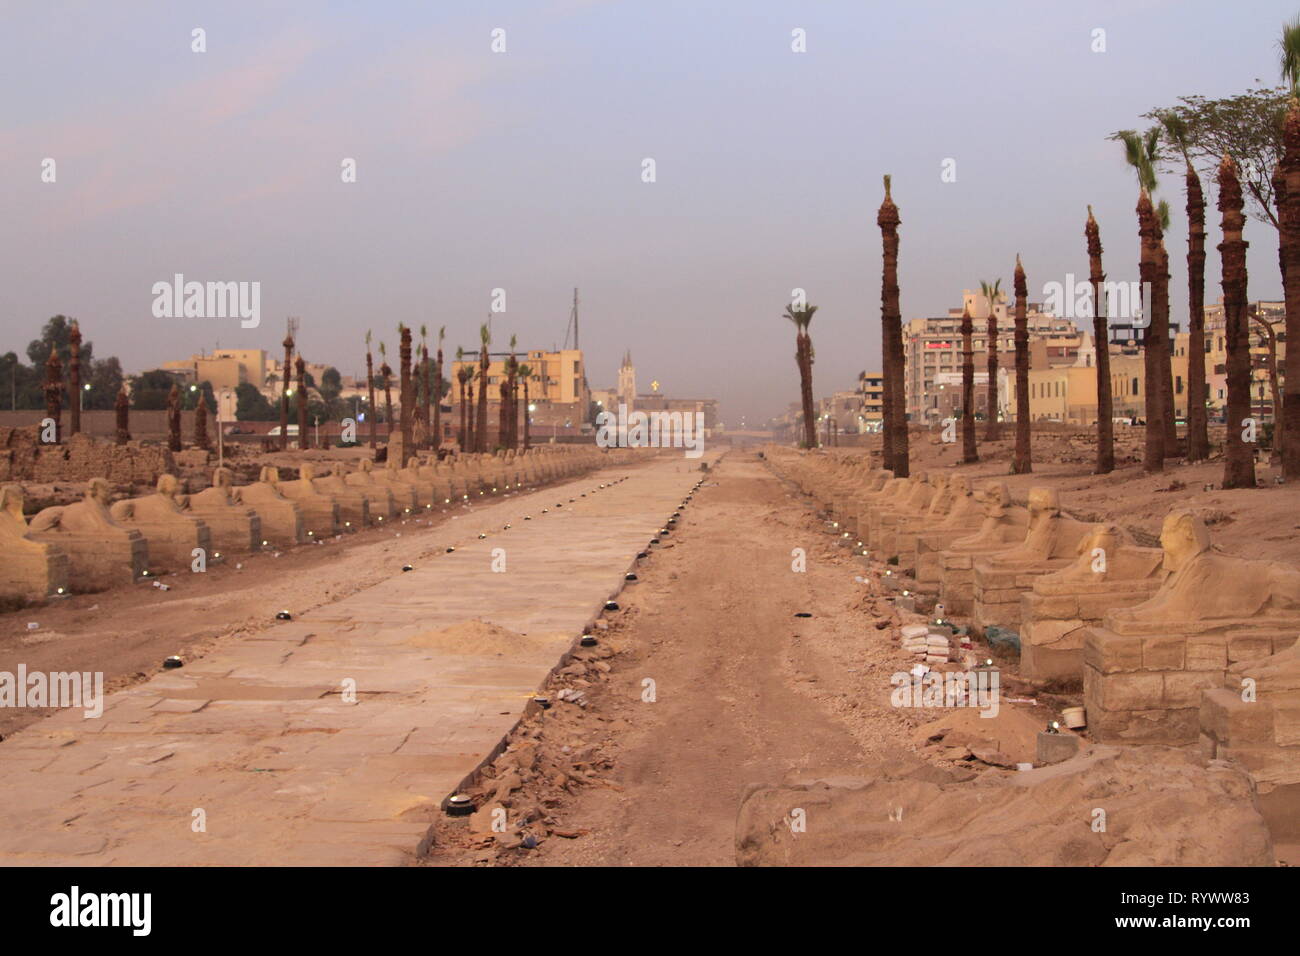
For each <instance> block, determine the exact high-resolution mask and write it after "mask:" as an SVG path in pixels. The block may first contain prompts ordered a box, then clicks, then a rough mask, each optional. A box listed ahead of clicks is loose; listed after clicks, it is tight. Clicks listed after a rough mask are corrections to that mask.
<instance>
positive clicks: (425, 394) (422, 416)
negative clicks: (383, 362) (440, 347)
mask: <svg viewBox="0 0 1300 956" xmlns="http://www.w3.org/2000/svg"><path fill="white" fill-rule="evenodd" d="M415 383H416V388H415V390H416V392H417V394H418V395H419V400H418V401H417V402H416V408H417V410H418V411H417V416H418V418H419V421H420V426H421V429H422V430H423V432H424V436H425V441H428V437H429V403H430V402H431V401H432V400H433V392H431V391H430V390H429V328H428V326H426V325H421V326H420V373H419V375H417V376H416V379H415Z"/></svg>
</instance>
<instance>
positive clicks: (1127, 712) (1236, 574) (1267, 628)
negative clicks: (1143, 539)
mask: <svg viewBox="0 0 1300 956" xmlns="http://www.w3.org/2000/svg"><path fill="white" fill-rule="evenodd" d="M1160 546H1161V549H1162V551H1163V555H1162V559H1161V573H1162V574H1163V580H1162V581H1161V583H1160V586H1159V588H1158V589H1157V590H1156V591H1155V593H1154V594H1152V595H1151V596H1150V597H1149V598H1148V599H1147V600H1145V601H1143V602H1141V603H1138V604H1134V605H1132V606H1129V607H1120V608H1115V609H1112V610H1109V611H1107V612H1106V614H1105V615H1104V617H1103V618H1102V622H1101V624H1100V625H1099V626H1094V627H1090V628H1088V629H1087V631H1086V634H1085V636H1084V643H1083V663H1084V671H1083V688H1084V700H1085V704H1086V706H1087V708H1088V726H1089V729H1090V732H1091V733H1092V734H1093V736H1094V737H1096V739H1098V740H1122V741H1126V742H1130V743H1160V744H1168V745H1172V746H1181V745H1183V744H1189V743H1194V742H1195V741H1196V740H1197V737H1198V734H1199V732H1200V731H1199V726H1200V721H1199V707H1200V704H1201V695H1202V692H1203V691H1205V690H1209V689H1211V688H1214V687H1220V686H1223V682H1224V676H1225V674H1226V673H1227V670H1228V668H1229V666H1230V665H1232V664H1235V663H1237V662H1240V661H1251V660H1254V659H1256V658H1261V657H1266V656H1268V655H1270V654H1275V653H1277V652H1279V651H1282V650H1285V649H1286V648H1288V647H1290V646H1291V645H1292V644H1294V643H1295V640H1296V634H1297V632H1300V571H1297V570H1296V569H1294V568H1291V567H1288V566H1286V565H1283V564H1280V563H1278V562H1274V561H1256V560H1249V559H1246V558H1238V557H1233V556H1231V555H1227V554H1224V553H1223V552H1221V551H1220V550H1219V549H1217V548H1215V547H1213V546H1212V545H1211V543H1210V536H1209V532H1208V531H1207V530H1206V528H1205V524H1204V522H1202V521H1201V520H1200V519H1199V518H1198V517H1197V516H1196V515H1194V514H1193V513H1192V512H1190V511H1185V510H1179V511H1175V512H1173V513H1172V514H1170V515H1169V516H1168V517H1167V518H1165V521H1164V526H1163V528H1162V529H1161V533H1160Z"/></svg>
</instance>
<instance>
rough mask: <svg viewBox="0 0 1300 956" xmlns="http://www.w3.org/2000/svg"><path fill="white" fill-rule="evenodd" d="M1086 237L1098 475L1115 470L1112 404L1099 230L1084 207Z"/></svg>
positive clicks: (1089, 211)
mask: <svg viewBox="0 0 1300 956" xmlns="http://www.w3.org/2000/svg"><path fill="white" fill-rule="evenodd" d="M1083 234H1084V237H1085V238H1086V239H1087V240H1088V280H1089V282H1091V283H1092V339H1093V346H1094V349H1095V352H1096V356H1097V360H1096V361H1097V469H1096V473H1097V474H1099V475H1105V474H1109V473H1110V472H1112V471H1114V470H1115V406H1114V400H1113V398H1112V396H1111V390H1110V332H1109V329H1108V328H1107V324H1106V318H1107V316H1106V294H1105V292H1104V291H1103V286H1104V284H1105V282H1106V273H1105V272H1103V271H1102V266H1101V252H1102V249H1101V229H1100V228H1099V227H1098V225H1097V220H1096V219H1094V218H1093V215H1092V207H1091V206H1089V207H1088V222H1087V224H1086V225H1085V226H1084V227H1083Z"/></svg>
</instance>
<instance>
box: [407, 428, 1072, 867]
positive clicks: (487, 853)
mask: <svg viewBox="0 0 1300 956" xmlns="http://www.w3.org/2000/svg"><path fill="white" fill-rule="evenodd" d="M794 548H803V549H804V550H805V552H806V554H807V570H806V571H804V572H795V571H794V570H792V556H791V552H792V550H793V549H794ZM642 564H643V568H642V569H641V573H640V576H641V580H640V581H639V582H638V583H637V584H635V585H633V586H631V587H629V588H628V589H627V590H625V591H624V594H623V598H624V599H625V600H624V607H625V610H624V611H623V612H622V613H621V615H620V618H619V620H618V621H617V622H616V623H615V624H614V625H613V626H612V628H611V629H610V630H609V631H607V632H603V633H602V634H601V635H600V639H601V646H602V649H603V651H604V654H605V657H604V661H605V662H606V667H607V668H608V671H607V673H597V674H587V675H586V676H587V678H589V679H590V678H595V679H594V680H587V681H583V682H582V683H583V688H584V693H585V694H586V696H587V699H588V701H589V704H588V706H587V708H586V709H585V710H581V709H578V708H575V707H572V706H568V705H566V704H563V703H560V704H557V705H555V706H553V707H552V709H550V710H548V711H545V712H543V713H542V714H539V715H537V716H536V717H534V718H533V719H532V720H531V721H530V722H526V724H525V726H524V727H522V728H521V729H520V731H519V732H518V733H517V734H516V736H515V739H514V742H513V744H512V749H513V748H515V747H520V746H524V747H527V748H529V750H530V751H531V749H533V748H536V749H538V750H539V751H540V757H539V758H538V759H537V760H536V762H534V761H532V760H530V761H529V765H530V767H531V768H532V769H533V770H534V775H533V776H532V777H531V778H530V779H529V781H528V782H525V783H524V785H523V786H522V787H520V788H518V790H517V792H515V793H512V794H511V795H510V796H509V797H507V799H506V801H505V802H506V803H508V804H509V812H510V813H511V814H515V815H516V817H519V816H522V817H523V818H525V819H528V818H532V819H534V820H535V821H536V822H535V824H534V825H533V826H532V827H531V828H525V832H531V833H535V834H536V835H537V836H538V837H540V843H539V845H538V847H537V848H536V849H535V850H532V851H529V850H528V849H524V848H517V847H516V846H515V845H514V844H515V842H516V841H515V840H514V838H513V837H511V838H506V839H503V840H501V841H499V842H497V841H494V838H493V837H492V835H491V834H490V833H487V832H483V828H482V827H477V826H475V821H466V820H464V819H461V820H455V819H450V818H449V819H447V820H446V821H444V823H443V825H442V827H441V831H440V833H439V839H438V844H439V846H438V849H437V850H436V851H435V853H434V855H433V857H432V858H431V860H430V862H431V863H433V864H434V865H448V864H450V865H476V864H477V865H483V864H487V863H494V864H498V865H502V864H504V865H530V864H531V865H590V864H613V865H650V866H657V865H667V866H691V865H710V866H729V865H732V864H733V863H734V862H735V856H736V850H735V825H736V816H737V811H738V808H739V806H740V802H741V798H742V796H743V795H744V793H745V791H746V790H747V789H748V788H749V787H751V786H754V785H779V784H781V783H784V782H791V781H800V780H811V779H845V778H857V777H861V776H862V775H863V774H864V773H867V774H870V773H876V772H885V771H888V772H891V773H892V772H899V771H907V770H911V769H917V768H923V767H925V766H930V765H932V766H934V767H937V768H941V770H942V772H944V773H947V774H951V775H952V779H953V780H966V779H973V778H974V777H975V776H976V775H978V774H979V773H981V772H984V771H986V770H991V769H992V768H991V767H988V766H987V765H985V764H978V765H973V764H972V763H971V762H970V760H969V755H968V754H967V753H966V751H965V750H964V748H957V747H955V746H953V743H954V740H955V738H954V739H950V740H949V741H948V742H947V744H945V743H944V742H943V741H942V740H937V741H936V740H932V738H934V737H942V736H943V735H944V734H945V733H946V732H949V731H951V730H952V727H951V726H945V727H939V726H938V725H940V724H947V725H951V724H953V722H954V721H956V722H957V723H959V724H961V725H963V726H967V725H969V726H970V727H973V728H974V729H975V730H976V731H977V732H978V733H977V734H976V736H977V737H978V738H980V739H981V740H985V741H986V742H989V743H991V744H993V745H994V748H993V749H997V750H1001V751H1005V752H1008V753H1018V754H1020V755H1021V759H1032V756H1030V755H1028V754H1027V753H1026V751H1027V749H1032V738H1033V734H1035V733H1036V732H1037V730H1038V729H1040V727H1041V724H1040V721H1042V723H1045V722H1046V720H1047V719H1049V716H1050V715H1051V714H1054V713H1055V712H1056V710H1055V707H1053V706H1052V705H1060V704H1062V703H1065V704H1068V703H1071V702H1077V701H1075V700H1073V698H1060V699H1057V698H1050V699H1044V700H1043V702H1042V704H1041V705H1024V706H1015V705H1010V704H1003V708H1002V714H1001V715H1000V716H999V718H998V719H996V720H983V721H981V720H979V719H978V715H977V713H976V712H975V711H966V712H964V713H962V714H959V715H954V714H953V713H951V712H948V713H942V714H938V715H936V714H935V712H934V711H932V710H931V711H929V712H923V711H919V710H905V709H899V708H895V707H892V706H891V705H890V701H889V694H890V690H891V688H892V685H891V684H890V677H891V675H892V674H895V673H897V672H899V671H900V670H906V668H907V667H909V666H910V663H906V662H905V659H904V658H903V657H902V656H901V655H900V652H899V649H898V647H897V645H896V643H895V642H894V641H892V640H890V639H888V634H889V633H890V632H889V631H888V630H887V629H882V628H888V626H889V624H891V623H896V622H897V620H898V618H897V617H896V616H895V615H894V612H893V611H892V608H891V606H890V604H889V602H888V600H887V599H885V598H884V597H882V596H880V595H878V594H875V593H873V592H875V591H876V588H874V587H873V586H872V585H871V584H870V573H869V572H867V569H866V568H865V566H864V565H863V564H862V563H861V562H860V560H859V559H856V558H854V557H853V556H852V555H851V554H850V552H849V551H848V549H846V548H842V547H839V546H838V544H837V539H835V538H834V537H833V536H831V535H829V534H827V533H826V530H825V528H824V527H823V523H822V522H821V521H820V520H819V519H818V518H817V516H816V515H815V514H814V513H813V512H812V510H811V509H810V508H809V506H808V504H807V503H806V501H805V500H804V499H802V498H801V497H798V498H797V497H795V495H794V494H793V493H792V491H791V489H789V488H787V487H786V486H785V485H783V484H782V483H781V482H780V481H779V480H777V479H776V478H775V477H774V476H773V475H772V474H771V472H770V471H768V470H767V469H766V468H765V467H764V466H763V465H762V464H761V462H760V461H759V460H758V459H757V458H756V457H754V456H752V455H747V454H744V453H739V452H737V453H733V454H732V455H730V456H728V457H727V459H725V460H724V462H723V463H722V465H721V466H720V468H719V469H718V470H717V471H716V472H715V474H714V476H712V477H711V479H710V481H709V482H708V483H706V485H705V486H704V487H703V488H702V489H701V491H700V492H699V493H698V494H697V495H696V498H695V501H694V502H693V503H692V505H691V506H690V507H688V508H686V509H685V510H684V512H683V516H682V518H681V519H680V522H679V530H678V531H677V533H676V535H675V536H674V537H673V541H672V544H671V546H669V547H665V548H663V549H656V550H655V551H654V553H653V554H652V556H651V557H650V558H649V559H647V560H645V561H643V562H642ZM864 575H865V576H866V578H867V580H864V579H863V578H864ZM801 612H802V613H808V614H811V615H812V617H809V618H800V617H796V616H795V615H796V614H798V613H801ZM647 679H650V680H653V682H654V693H655V700H654V702H647V701H645V700H644V699H643V695H644V693H645V681H646V680H647ZM570 684H571V680H570V679H569V678H567V677H565V675H563V674H561V675H559V676H558V677H557V680H556V682H555V687H557V688H558V687H560V686H568V685H570ZM1004 692H1005V693H1007V694H1008V695H1010V696H1015V695H1016V694H1019V693H1024V690H1023V688H1022V687H1020V686H1019V685H1018V684H1017V683H1016V682H1015V681H1014V679H1012V678H1011V677H1010V675H1008V679H1007V681H1006V682H1004ZM936 716H937V717H939V719H938V720H936V719H935V718H936ZM967 718H974V722H973V723H972V721H971V720H968V719H967ZM508 756H509V754H508V755H507V757H508ZM517 769H518V768H517V767H515V766H514V765H513V764H512V765H511V766H510V767H507V768H503V769H502V770H501V771H499V772H498V779H501V778H502V777H503V776H504V775H505V774H507V773H511V774H513V773H514V772H515V770H517ZM557 769H558V770H559V771H560V772H561V776H560V777H559V778H558V779H559V780H563V781H564V783H563V785H562V786H557V785H556V783H555V781H556V779H557V778H556V776H555V774H556V771H557ZM524 776H525V777H527V776H528V774H525V775H524ZM566 777H567V779H566ZM493 789H494V787H493V785H492V781H488V782H487V783H486V784H485V786H484V787H483V791H484V792H485V793H490V792H491V791H492V790H493ZM488 802H490V801H488ZM512 819H513V818H512ZM548 832H549V833H550V834H551V835H550V836H549V837H548V836H546V834H547V833H548ZM503 846H504V847H505V848H503Z"/></svg>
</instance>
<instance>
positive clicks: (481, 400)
mask: <svg viewBox="0 0 1300 956" xmlns="http://www.w3.org/2000/svg"><path fill="white" fill-rule="evenodd" d="M478 335H479V339H480V341H481V342H482V345H481V347H480V349H479V353H478V420H477V424H476V425H475V426H474V448H475V450H476V451H479V452H485V451H487V450H488V443H487V441H488V430H487V407H488V368H489V367H490V366H491V364H492V359H491V358H490V357H489V356H488V346H489V345H491V344H492V332H491V330H490V329H489V328H488V327H487V324H486V323H484V324H483V325H481V326H480V327H479V330H478Z"/></svg>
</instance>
